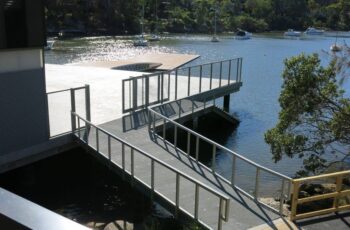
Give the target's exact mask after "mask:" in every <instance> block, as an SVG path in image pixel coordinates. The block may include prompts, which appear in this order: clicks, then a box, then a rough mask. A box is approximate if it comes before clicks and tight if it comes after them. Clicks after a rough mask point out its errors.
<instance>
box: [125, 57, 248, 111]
mask: <svg viewBox="0 0 350 230" xmlns="http://www.w3.org/2000/svg"><path fill="white" fill-rule="evenodd" d="M241 72H242V58H236V59H230V60H224V61H219V62H212V63H208V64H202V65H198V66H191V67H184V68H179V69H174V70H170V71H164V72H157V73H151V74H147V75H142V76H138V77H130V78H129V79H124V80H123V81H122V91H123V92H122V96H123V98H122V107H123V113H126V112H130V111H135V110H137V109H143V108H147V106H150V105H155V104H158V103H163V102H165V101H171V100H177V99H178V98H183V97H188V96H190V95H193V94H198V93H201V92H204V91H208V90H212V89H215V88H221V87H225V86H228V85H231V84H232V83H237V82H241Z"/></svg>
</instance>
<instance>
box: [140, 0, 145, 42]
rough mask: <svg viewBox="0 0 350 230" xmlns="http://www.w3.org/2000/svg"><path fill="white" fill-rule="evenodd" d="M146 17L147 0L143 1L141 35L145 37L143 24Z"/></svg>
mask: <svg viewBox="0 0 350 230" xmlns="http://www.w3.org/2000/svg"><path fill="white" fill-rule="evenodd" d="M144 18H145V1H142V17H141V36H142V37H143V24H144Z"/></svg>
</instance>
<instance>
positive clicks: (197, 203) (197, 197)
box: [194, 183, 199, 221]
mask: <svg viewBox="0 0 350 230" xmlns="http://www.w3.org/2000/svg"><path fill="white" fill-rule="evenodd" d="M198 206H199V185H198V184H197V183H196V188H195V195H194V219H195V220H196V221H198Z"/></svg>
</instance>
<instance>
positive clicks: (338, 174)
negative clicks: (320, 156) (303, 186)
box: [292, 170, 350, 183]
mask: <svg viewBox="0 0 350 230" xmlns="http://www.w3.org/2000/svg"><path fill="white" fill-rule="evenodd" d="M346 174H350V170H346V171H340V172H334V173H327V174H321V175H316V176H309V177H303V178H297V179H293V180H292V181H293V182H298V183H300V182H304V181H310V180H317V179H325V178H329V177H337V176H342V175H346Z"/></svg>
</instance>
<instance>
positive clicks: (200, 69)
mask: <svg viewBox="0 0 350 230" xmlns="http://www.w3.org/2000/svg"><path fill="white" fill-rule="evenodd" d="M202 68H203V67H202V65H201V66H199V92H200V93H201V92H202Z"/></svg>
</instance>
